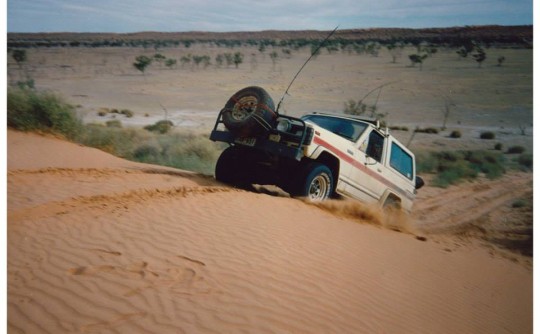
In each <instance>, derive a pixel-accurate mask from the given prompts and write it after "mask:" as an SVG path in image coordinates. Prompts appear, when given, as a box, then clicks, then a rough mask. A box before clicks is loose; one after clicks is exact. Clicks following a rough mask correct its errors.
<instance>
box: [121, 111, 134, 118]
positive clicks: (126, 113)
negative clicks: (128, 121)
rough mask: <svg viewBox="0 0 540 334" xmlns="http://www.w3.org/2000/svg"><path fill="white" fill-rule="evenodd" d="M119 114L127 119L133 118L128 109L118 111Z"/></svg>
mask: <svg viewBox="0 0 540 334" xmlns="http://www.w3.org/2000/svg"><path fill="white" fill-rule="evenodd" d="M120 113H121V114H122V115H125V116H126V117H127V118H131V117H133V111H131V110H129V109H122V110H121V111H120Z"/></svg>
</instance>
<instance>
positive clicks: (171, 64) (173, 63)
mask: <svg viewBox="0 0 540 334" xmlns="http://www.w3.org/2000/svg"><path fill="white" fill-rule="evenodd" d="M165 66H167V67H168V68H171V69H172V68H173V67H175V66H176V59H172V58H169V59H167V60H165Z"/></svg>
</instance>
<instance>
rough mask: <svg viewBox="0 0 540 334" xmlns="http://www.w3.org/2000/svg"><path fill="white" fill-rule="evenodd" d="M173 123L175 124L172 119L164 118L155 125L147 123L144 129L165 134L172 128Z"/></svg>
mask: <svg viewBox="0 0 540 334" xmlns="http://www.w3.org/2000/svg"><path fill="white" fill-rule="evenodd" d="M173 125H174V124H173V122H171V121H167V120H162V121H158V122H156V123H154V124H153V125H147V126H145V127H144V129H145V130H148V131H150V132H156V133H161V134H165V133H167V132H169V131H170V130H171V128H172V127H173Z"/></svg>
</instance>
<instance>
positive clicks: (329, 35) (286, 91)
mask: <svg viewBox="0 0 540 334" xmlns="http://www.w3.org/2000/svg"><path fill="white" fill-rule="evenodd" d="M338 28H339V25H338V26H337V27H335V28H334V30H332V31H331V32H330V34H328V36H326V38H325V39H324V40H323V41H322V42H321V44H319V46H317V48H316V49H315V51H313V52H312V53H311V56H309V58H308V59H307V60H306V61H305V63H304V65H302V67H300V69H299V70H298V72H296V74H295V76H294V77H293V79H292V80H291V83H290V84H289V86H288V87H287V89H286V90H285V93H283V96H282V97H281V100H279V103H278V105H277V108H276V114H279V107H281V102H283V99H285V96H286V95H288V94H289V88H291V86H292V84H293V82H294V80H296V77H297V76H298V75H299V74H300V72H302V70H303V69H304V67H305V66H306V65H307V63H309V61H310V60H311V58H313V56H314V55H316V54H317V52H318V51H319V49H320V48H322V46H323V45H324V43H326V41H327V40H328V39H329V38H330V37H332V35H333V34H334V33H335V32H336V30H337V29H338Z"/></svg>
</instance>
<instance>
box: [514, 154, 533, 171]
mask: <svg viewBox="0 0 540 334" xmlns="http://www.w3.org/2000/svg"><path fill="white" fill-rule="evenodd" d="M517 162H518V164H520V165H521V166H524V167H526V168H529V169H531V168H532V167H533V156H532V154H522V155H520V156H519V157H518V159H517Z"/></svg>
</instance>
